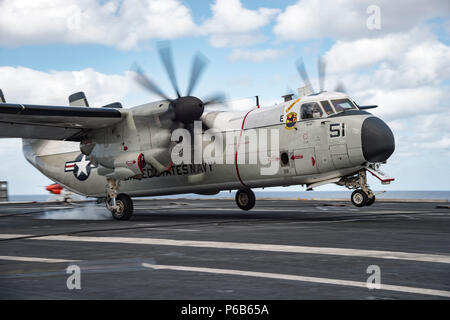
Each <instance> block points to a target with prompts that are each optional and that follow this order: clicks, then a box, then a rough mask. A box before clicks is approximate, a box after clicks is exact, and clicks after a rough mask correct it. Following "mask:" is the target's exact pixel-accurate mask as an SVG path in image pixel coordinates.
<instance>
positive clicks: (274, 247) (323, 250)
mask: <svg viewBox="0 0 450 320" xmlns="http://www.w3.org/2000/svg"><path fill="white" fill-rule="evenodd" d="M0 236H1V235H0ZM3 236H5V235H3ZM26 240H50V241H75V242H98V243H116V244H145V245H157V246H176V247H196V248H214V249H235V250H249V251H271V252H288V253H306V254H324V255H336V256H349V257H366V258H376V259H391V260H409V261H421V262H436V263H447V264H450V255H443V254H427V253H415V252H400V251H384V250H365V249H350V248H330V247H306V246H295V245H279V244H264V243H243V242H220V241H196V240H173V239H160V238H132V237H89V236H65V235H59V236H42V237H34V238H28V239H26Z"/></svg>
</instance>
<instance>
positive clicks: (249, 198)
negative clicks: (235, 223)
mask: <svg viewBox="0 0 450 320" xmlns="http://www.w3.org/2000/svg"><path fill="white" fill-rule="evenodd" d="M235 200H236V204H237V206H238V207H239V208H241V209H242V210H245V211H248V210H250V209H252V208H253V207H254V206H255V202H256V199H255V194H254V193H253V191H252V190H250V189H241V190H238V192H236V198H235Z"/></svg>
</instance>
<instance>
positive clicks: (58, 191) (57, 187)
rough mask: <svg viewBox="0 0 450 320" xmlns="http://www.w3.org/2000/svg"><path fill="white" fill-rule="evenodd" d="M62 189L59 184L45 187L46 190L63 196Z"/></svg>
mask: <svg viewBox="0 0 450 320" xmlns="http://www.w3.org/2000/svg"><path fill="white" fill-rule="evenodd" d="M62 189H63V186H61V185H60V184H59V183H54V184H51V185H49V186H46V187H45V190H47V191H49V192H50V193H53V194H61V191H62Z"/></svg>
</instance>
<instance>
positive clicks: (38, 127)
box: [0, 101, 125, 141]
mask: <svg viewBox="0 0 450 320" xmlns="http://www.w3.org/2000/svg"><path fill="white" fill-rule="evenodd" d="M124 117H125V115H124V114H123V113H122V112H121V111H120V110H117V109H114V108H86V107H65V106H61V107H60V106H41V105H29V104H11V103H2V102H1V101H0V138H27V139H49V140H68V141H81V139H82V138H83V136H84V134H85V133H86V132H87V131H89V130H93V129H101V128H105V127H108V126H110V125H113V124H115V123H117V122H119V121H121V120H122V119H123V118H124Z"/></svg>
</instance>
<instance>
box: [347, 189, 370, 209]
mask: <svg viewBox="0 0 450 320" xmlns="http://www.w3.org/2000/svg"><path fill="white" fill-rule="evenodd" d="M367 199H369V197H368V196H367V194H366V193H365V192H364V191H362V190H355V191H353V193H352V196H351V200H352V203H353V205H355V206H356V207H364V206H365V205H366V203H367Z"/></svg>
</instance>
